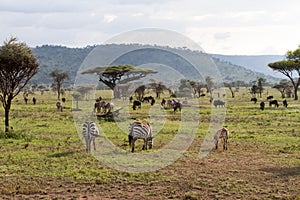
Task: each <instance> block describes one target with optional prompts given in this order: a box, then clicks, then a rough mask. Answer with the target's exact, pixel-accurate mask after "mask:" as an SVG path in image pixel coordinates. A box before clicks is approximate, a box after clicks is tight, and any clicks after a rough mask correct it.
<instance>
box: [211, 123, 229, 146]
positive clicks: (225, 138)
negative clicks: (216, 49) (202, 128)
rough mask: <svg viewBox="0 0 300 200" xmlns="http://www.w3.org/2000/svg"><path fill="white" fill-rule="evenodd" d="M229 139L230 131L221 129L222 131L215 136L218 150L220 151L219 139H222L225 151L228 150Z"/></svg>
mask: <svg viewBox="0 0 300 200" xmlns="http://www.w3.org/2000/svg"><path fill="white" fill-rule="evenodd" d="M228 138H229V131H228V129H227V128H221V129H220V130H218V131H217V132H216V133H215V136H214V143H215V146H216V149H218V143H219V139H222V141H223V150H227V142H228Z"/></svg>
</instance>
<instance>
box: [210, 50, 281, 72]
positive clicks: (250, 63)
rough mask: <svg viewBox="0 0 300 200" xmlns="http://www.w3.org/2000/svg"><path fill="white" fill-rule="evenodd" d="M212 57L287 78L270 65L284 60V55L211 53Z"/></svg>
mask: <svg viewBox="0 0 300 200" xmlns="http://www.w3.org/2000/svg"><path fill="white" fill-rule="evenodd" d="M211 56H212V57H214V58H217V59H219V60H221V61H224V62H229V63H232V64H235V65H239V66H243V67H245V68H247V69H250V70H253V71H256V72H261V73H264V74H266V75H270V76H274V77H277V78H286V77H285V76H284V75H282V74H281V73H279V72H275V71H273V70H272V69H271V68H269V67H268V63H271V62H276V61H280V60H283V59H284V58H285V56H283V55H220V54H211Z"/></svg>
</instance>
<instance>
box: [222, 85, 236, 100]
mask: <svg viewBox="0 0 300 200" xmlns="http://www.w3.org/2000/svg"><path fill="white" fill-rule="evenodd" d="M223 84H224V86H225V87H228V89H229V90H230V92H231V97H232V98H234V92H235V90H234V88H233V87H234V84H235V83H234V82H232V83H228V82H224V83H223Z"/></svg>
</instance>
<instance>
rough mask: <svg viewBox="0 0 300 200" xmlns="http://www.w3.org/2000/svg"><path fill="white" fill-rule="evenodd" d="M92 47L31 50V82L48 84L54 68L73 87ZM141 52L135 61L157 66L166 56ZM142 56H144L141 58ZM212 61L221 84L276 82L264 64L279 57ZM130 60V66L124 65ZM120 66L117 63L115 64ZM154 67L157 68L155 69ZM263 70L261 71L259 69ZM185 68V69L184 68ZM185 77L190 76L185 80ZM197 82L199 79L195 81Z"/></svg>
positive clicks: (221, 57) (117, 47)
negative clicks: (33, 62)
mask: <svg viewBox="0 0 300 200" xmlns="http://www.w3.org/2000/svg"><path fill="white" fill-rule="evenodd" d="M134 45H136V46H140V45H138V44H126V45H125V44H121V45H116V44H111V45H100V47H101V48H104V49H105V48H107V50H110V51H111V50H114V51H122V49H123V48H124V49H128V48H130V47H131V46H134ZM94 48H95V46H87V47H84V48H68V47H62V46H53V45H43V46H40V47H36V48H33V52H34V54H35V55H36V57H37V59H38V61H39V63H40V70H39V72H38V73H37V75H35V76H34V77H33V79H32V82H34V83H38V84H51V83H52V79H51V78H50V77H49V73H50V72H51V71H53V70H54V69H58V70H60V71H67V72H68V73H69V75H70V79H69V80H68V83H67V84H70V85H71V84H73V83H74V80H75V77H76V74H77V72H78V70H79V67H80V66H81V64H82V62H83V61H84V59H85V58H86V57H87V56H88V55H89V53H90V52H91V51H92V50H93V49H94ZM162 48H163V49H167V50H168V49H169V50H170V49H172V50H174V49H173V48H171V47H162ZM146 51H147V50H145V49H144V51H143V52H142V53H141V54H140V56H139V58H138V59H145V60H147V59H148V58H150V57H154V56H155V59H156V60H157V63H164V62H165V59H166V57H165V56H166V55H164V54H161V53H160V54H158V51H155V50H153V48H152V49H151V48H149V51H147V52H146ZM176 51H177V52H180V51H184V54H185V55H186V54H190V55H191V56H193V55H195V54H197V53H202V52H197V51H191V50H189V49H183V48H176ZM142 55H144V57H142ZM211 55H212V57H213V58H214V62H215V64H216V65H217V67H218V69H219V71H220V73H221V75H222V77H223V79H224V81H238V80H242V81H244V82H245V83H249V82H251V81H255V80H256V79H257V77H264V78H266V79H267V82H269V83H276V82H278V81H279V80H280V78H278V74H275V75H277V77H275V76H271V74H272V73H273V74H274V72H273V71H272V70H270V69H269V68H268V67H267V66H266V65H265V64H266V63H269V62H273V61H277V60H281V59H283V56H268V55H266V56H226V55H217V54H211ZM123 59H125V61H124V60H123V61H122V60H119V62H127V63H126V64H133V65H134V64H139V62H138V60H137V58H136V57H134V56H129V57H126V58H123ZM129 61H130V63H128V62H129ZM118 64H120V63H118ZM168 64H169V65H174V66H179V64H178V59H176V58H175V57H174V59H172V57H168ZM180 65H181V66H180V67H182V70H183V71H184V70H185V68H184V63H181V64H180ZM156 67H157V66H156ZM263 68H264V69H263ZM187 69H188V68H187ZM184 73H185V78H190V79H192V80H193V79H195V77H193V72H191V71H186V72H184ZM189 74H190V75H191V76H190V77H189ZM196 81H199V80H196Z"/></svg>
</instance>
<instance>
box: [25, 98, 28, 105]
mask: <svg viewBox="0 0 300 200" xmlns="http://www.w3.org/2000/svg"><path fill="white" fill-rule="evenodd" d="M24 101H25V104H27V102H28V97H27V96H24Z"/></svg>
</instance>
